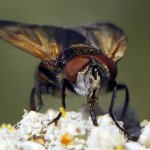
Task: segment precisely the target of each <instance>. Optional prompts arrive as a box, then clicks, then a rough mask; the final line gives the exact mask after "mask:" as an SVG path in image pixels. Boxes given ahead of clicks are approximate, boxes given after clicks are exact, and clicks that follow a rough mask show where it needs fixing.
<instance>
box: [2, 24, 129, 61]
mask: <svg viewBox="0 0 150 150" xmlns="http://www.w3.org/2000/svg"><path fill="white" fill-rule="evenodd" d="M0 38H1V39H3V40H5V41H7V42H9V43H11V44H12V45H14V46H16V47H18V48H19V49H22V50H23V51H25V52H27V53H30V54H32V55H33V56H36V57H38V58H40V59H42V60H46V61H51V62H52V61H56V60H57V57H58V56H59V54H60V52H61V50H62V49H64V48H67V47H69V46H70V45H74V44H89V45H92V46H94V47H96V48H100V49H101V50H102V52H103V53H105V54H106V55H107V56H108V57H109V58H111V59H112V60H114V61H115V62H116V61H118V60H119V59H121V58H122V57H123V55H124V53H125V49H126V45H127V39H126V36H125V34H124V32H123V31H122V30H121V29H120V28H118V27H116V26H115V25H113V24H110V23H95V24H89V25H83V26H78V27H72V28H60V27H54V26H38V25H30V24H23V23H18V22H10V21H0Z"/></svg>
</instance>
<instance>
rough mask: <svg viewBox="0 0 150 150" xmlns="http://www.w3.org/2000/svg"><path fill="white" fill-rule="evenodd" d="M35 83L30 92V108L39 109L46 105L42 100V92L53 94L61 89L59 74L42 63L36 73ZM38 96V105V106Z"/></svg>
mask: <svg viewBox="0 0 150 150" xmlns="http://www.w3.org/2000/svg"><path fill="white" fill-rule="evenodd" d="M34 79H35V82H34V83H35V85H34V87H33V89H32V91H31V94H30V109H31V110H34V111H39V110H40V109H41V107H42V106H43V105H44V104H43V101H42V94H53V93H55V91H59V85H58V84H59V82H58V79H57V74H56V72H55V71H53V70H48V69H47V68H45V67H44V66H42V64H40V65H39V66H38V67H37V69H36V72H35V75H34ZM36 98H37V102H38V106H37V107H36V104H35V102H36Z"/></svg>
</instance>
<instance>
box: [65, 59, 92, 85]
mask: <svg viewBox="0 0 150 150" xmlns="http://www.w3.org/2000/svg"><path fill="white" fill-rule="evenodd" d="M88 62H89V59H88V58H84V57H76V58H73V59H72V60H70V61H69V62H68V63H67V64H66V66H65V68H64V74H65V76H66V78H67V79H68V80H69V81H70V82H71V83H76V79H77V74H78V73H79V72H80V71H81V70H82V69H83V68H84V66H86V64H88Z"/></svg>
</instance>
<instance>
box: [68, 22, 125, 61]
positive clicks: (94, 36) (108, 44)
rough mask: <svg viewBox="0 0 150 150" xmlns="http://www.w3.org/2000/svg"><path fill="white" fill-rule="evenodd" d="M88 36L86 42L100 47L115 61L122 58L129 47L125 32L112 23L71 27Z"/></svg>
mask: <svg viewBox="0 0 150 150" xmlns="http://www.w3.org/2000/svg"><path fill="white" fill-rule="evenodd" d="M71 29H72V30H75V31H77V32H79V33H81V34H82V35H83V36H84V37H85V38H86V43H88V44H91V45H92V46H94V47H96V48H100V49H101V50H102V52H103V53H105V54H106V55H107V56H108V57H109V58H111V59H112V60H113V61H115V62H117V61H118V60H120V59H121V58H122V57H123V55H124V53H125V50H126V47H127V38H126V35H125V34H124V32H123V31H122V30H121V29H120V28H119V27H117V26H115V25H113V24H111V23H95V24H87V25H83V26H79V27H75V28H71Z"/></svg>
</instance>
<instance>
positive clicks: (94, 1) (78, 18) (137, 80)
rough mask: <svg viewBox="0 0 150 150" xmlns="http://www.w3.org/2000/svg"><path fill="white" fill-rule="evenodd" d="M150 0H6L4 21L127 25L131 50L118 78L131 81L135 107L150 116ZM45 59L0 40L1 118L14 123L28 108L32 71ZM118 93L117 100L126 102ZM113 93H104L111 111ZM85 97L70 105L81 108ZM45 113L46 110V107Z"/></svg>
mask: <svg viewBox="0 0 150 150" xmlns="http://www.w3.org/2000/svg"><path fill="white" fill-rule="evenodd" d="M149 5H150V1H146V0H144V1H141V0H132V1H131V0H125V1H120V0H115V1H112V0H105V1H104V0H43V1H42V0H26V1H23V0H13V1H10V0H1V1H0V19H3V20H15V21H20V22H26V23H32V24H47V25H57V26H70V25H74V26H75V25H80V24H83V23H90V22H97V21H109V22H112V23H115V24H117V25H119V26H120V27H121V28H123V29H124V30H125V32H126V34H127V36H128V41H129V44H128V49H127V52H126V55H125V57H124V58H123V59H122V60H121V61H120V62H119V63H118V67H119V74H118V77H117V81H118V82H124V83H126V84H127V85H128V87H129V90H130V96H131V105H132V107H133V109H134V110H135V111H136V112H137V114H138V116H139V117H140V119H144V118H147V119H150V117H149V106H150V100H149V85H150V78H149V77H150V70H149V66H150V60H149V58H150V57H149V56H150V52H149V49H150V43H149V40H150V29H149V27H150V17H149V16H150V9H149ZM39 62H40V60H38V59H37V58H34V57H33V56H30V55H28V54H26V53H23V52H22V51H19V50H17V48H14V47H12V46H11V45H9V44H7V43H5V42H4V41H0V68H1V72H0V85H1V86H0V99H1V100H0V122H1V123H2V122H6V123H7V122H10V123H15V122H16V121H18V120H19V119H20V117H21V116H22V114H23V111H22V110H23V109H24V108H26V109H28V99H29V94H30V90H31V88H32V87H33V74H34V70H35V67H36V66H37V64H38V63H39ZM123 94H124V93H123V92H121V93H119V98H118V100H120V103H121V100H123V96H124V95H123ZM110 96H111V95H110V94H109V95H106V96H102V97H101V99H100V105H101V106H102V107H103V108H105V110H107V109H108V107H109V103H110ZM45 99H46V100H44V103H45V109H47V108H49V107H51V108H56V109H57V108H58V107H59V106H60V103H61V101H60V98H59V100H58V99H57V100H56V99H54V98H51V97H50V96H48V97H47V98H45ZM85 101H86V98H83V97H80V98H77V97H72V96H68V97H67V107H68V109H70V110H74V109H75V110H77V109H78V108H79V107H80V105H81V104H82V103H83V102H85ZM44 111H45V110H44Z"/></svg>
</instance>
